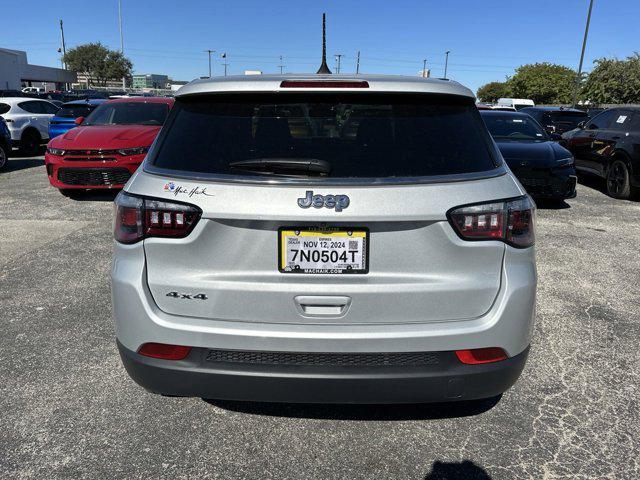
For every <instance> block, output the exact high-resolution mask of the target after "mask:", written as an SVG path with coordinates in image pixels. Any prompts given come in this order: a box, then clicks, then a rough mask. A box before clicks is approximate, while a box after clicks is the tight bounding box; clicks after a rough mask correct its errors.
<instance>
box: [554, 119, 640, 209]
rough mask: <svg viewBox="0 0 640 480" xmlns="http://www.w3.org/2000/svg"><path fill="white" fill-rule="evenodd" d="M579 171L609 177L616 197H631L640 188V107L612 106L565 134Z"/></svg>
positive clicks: (609, 192) (608, 179) (613, 195)
mask: <svg viewBox="0 0 640 480" xmlns="http://www.w3.org/2000/svg"><path fill="white" fill-rule="evenodd" d="M562 144H563V145H564V146H566V147H567V148H568V149H569V150H570V151H571V152H572V153H573V155H574V156H575V158H576V169H577V170H578V171H579V172H583V173H588V174H594V175H597V176H599V177H602V178H605V179H606V188H607V193H608V194H609V195H610V196H612V197H613V198H624V199H627V198H631V197H633V196H635V195H636V194H637V193H638V191H639V189H640V108H637V107H635V108H634V107H620V108H610V109H608V110H605V111H604V112H602V113H600V114H599V115H596V116H595V117H593V118H592V119H589V120H587V121H586V122H583V123H581V124H580V125H579V126H578V128H576V129H575V130H571V131H569V132H566V133H565V134H564V135H562Z"/></svg>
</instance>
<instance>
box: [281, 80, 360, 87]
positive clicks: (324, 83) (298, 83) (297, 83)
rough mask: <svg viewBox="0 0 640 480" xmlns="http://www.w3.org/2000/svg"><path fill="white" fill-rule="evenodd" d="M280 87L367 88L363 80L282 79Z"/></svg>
mask: <svg viewBox="0 0 640 480" xmlns="http://www.w3.org/2000/svg"><path fill="white" fill-rule="evenodd" d="M280 88H369V82H365V81H364V80H356V81H341V80H283V81H282V82H280Z"/></svg>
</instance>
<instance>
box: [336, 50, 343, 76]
mask: <svg viewBox="0 0 640 480" xmlns="http://www.w3.org/2000/svg"><path fill="white" fill-rule="evenodd" d="M334 57H335V59H336V73H340V60H341V59H342V57H344V55H343V54H342V53H336V54H335V55H334Z"/></svg>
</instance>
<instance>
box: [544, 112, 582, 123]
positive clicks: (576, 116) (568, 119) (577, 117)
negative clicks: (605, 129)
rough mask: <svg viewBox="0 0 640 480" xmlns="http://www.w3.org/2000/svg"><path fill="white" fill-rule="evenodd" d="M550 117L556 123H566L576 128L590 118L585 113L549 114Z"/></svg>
mask: <svg viewBox="0 0 640 480" xmlns="http://www.w3.org/2000/svg"><path fill="white" fill-rule="evenodd" d="M549 116H550V117H551V120H552V121H553V122H554V123H566V124H569V125H574V126H575V125H578V124H579V123H580V122H582V121H583V120H586V119H587V118H589V116H588V115H587V114H586V113H585V112H549Z"/></svg>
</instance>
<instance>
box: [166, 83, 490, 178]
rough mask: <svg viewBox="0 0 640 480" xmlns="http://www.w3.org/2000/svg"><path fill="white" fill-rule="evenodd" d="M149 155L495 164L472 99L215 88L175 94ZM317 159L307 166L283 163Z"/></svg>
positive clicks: (341, 167) (206, 165)
mask: <svg viewBox="0 0 640 480" xmlns="http://www.w3.org/2000/svg"><path fill="white" fill-rule="evenodd" d="M171 116H172V119H171V120H170V123H169V125H168V128H167V129H165V130H166V131H165V132H164V133H163V134H162V137H161V139H160V141H159V147H158V149H157V153H156V156H155V158H154V159H153V163H154V165H156V166H157V167H160V168H165V169H171V170H181V171H190V172H198V173H213V174H226V175H252V176H255V175H256V174H257V175H277V176H281V175H284V176H294V177H297V176H307V175H313V176H324V177H335V178H353V177H361V178H367V177H368V178H371V177H375V178H380V177H421V176H432V175H449V174H460V173H470V172H480V171H487V170H491V169H493V168H495V167H496V164H495V163H494V160H493V158H492V155H491V148H490V143H489V142H490V141H489V136H488V134H487V132H486V129H485V128H484V125H483V124H482V120H481V119H480V118H479V114H478V111H477V109H476V107H475V105H474V104H473V102H472V100H471V99H464V98H462V97H452V96H440V95H418V96H417V95H389V94H386V95H376V94H351V95H349V94H342V95H334V94H307V95H299V94H289V93H286V94H279V95H264V94H262V95H257V94H255V95H250V94H247V95H242V96H239V95H236V96H232V95H218V96H208V97H202V96H199V97H192V98H185V99H181V100H178V101H177V102H176V105H175V107H174V111H173V112H172V114H171ZM296 162H297V163H298V164H304V163H305V162H311V163H314V162H315V163H319V164H321V167H322V168H320V170H321V171H317V170H315V171H314V172H313V173H310V172H308V171H305V170H304V169H297V168H292V167H288V168H287V165H291V163H296Z"/></svg>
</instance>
